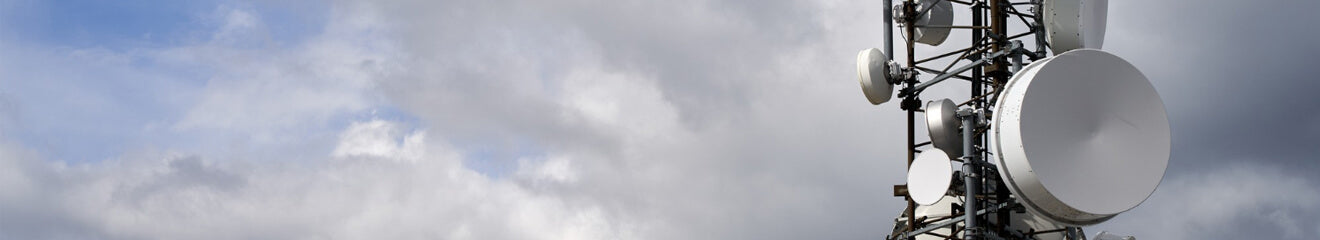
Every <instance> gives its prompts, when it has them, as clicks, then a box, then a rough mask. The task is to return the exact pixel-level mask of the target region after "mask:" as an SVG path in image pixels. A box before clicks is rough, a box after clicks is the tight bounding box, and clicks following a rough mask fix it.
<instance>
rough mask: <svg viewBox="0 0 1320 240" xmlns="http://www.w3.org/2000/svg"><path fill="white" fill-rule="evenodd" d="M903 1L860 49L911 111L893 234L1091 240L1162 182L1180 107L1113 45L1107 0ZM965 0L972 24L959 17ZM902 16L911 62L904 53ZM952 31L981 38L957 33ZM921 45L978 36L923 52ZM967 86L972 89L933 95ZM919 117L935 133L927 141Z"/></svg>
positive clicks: (867, 85)
mask: <svg viewBox="0 0 1320 240" xmlns="http://www.w3.org/2000/svg"><path fill="white" fill-rule="evenodd" d="M892 1H893V0H884V6H885V11H884V14H885V17H884V20H885V22H884V37H885V41H884V50H883V51H881V50H880V49H875V48H871V49H866V50H862V51H861V53H859V54H858V56H857V75H858V81H860V82H861V86H862V92H863V94H864V95H865V96H866V98H867V100H868V101H870V102H871V104H875V105H880V104H882V103H885V102H888V101H890V100H891V98H894V97H897V98H898V99H899V101H898V107H899V109H901V110H903V111H905V112H906V113H907V146H906V147H907V150H908V151H907V156H906V161H907V163H908V172H907V173H908V176H907V183H906V184H903V185H895V186H894V196H898V197H904V198H905V199H906V201H907V208H906V209H905V210H904V212H903V213H902V214H901V215H900V216H899V217H898V218H897V219H896V220H895V227H894V231H893V233H892V234H890V235H889V236H888V237H886V239H894V240H897V239H1039V240H1046V239H1086V237H1085V234H1084V233H1083V232H1082V229H1081V227H1083V226H1089V225H1094V224H1097V223H1100V222H1104V221H1106V220H1109V219H1111V218H1113V217H1114V216H1116V215H1118V214H1120V213H1123V212H1125V211H1128V210H1130V209H1132V208H1134V207H1136V206H1137V205H1139V204H1141V203H1142V202H1143V201H1145V200H1146V198H1148V197H1149V196H1150V194H1151V193H1153V192H1154V191H1155V188H1156V187H1157V186H1158V185H1159V183H1160V181H1161V180H1162V178H1163V177H1164V170H1165V168H1166V167H1167V166H1168V161H1169V150H1170V135H1169V134H1170V133H1169V121H1168V117H1167V115H1166V114H1165V111H1164V104H1163V102H1162V101H1161V100H1160V96H1159V94H1158V93H1157V92H1156V91H1155V88H1154V86H1152V85H1151V83H1150V81H1149V80H1148V79H1147V78H1146V76H1145V75H1143V74H1142V73H1141V71H1140V70H1138V69H1137V68H1136V67H1135V66H1133V65H1132V64H1131V63H1128V62H1127V61H1126V60H1123V59H1122V58H1120V57H1118V56H1115V55H1113V54H1110V53H1108V52H1105V51H1102V50H1099V49H1100V48H1101V45H1102V44H1103V41H1104V34H1105V22H1106V20H1105V19H1106V15H1107V11H1108V3H1107V0H1023V1H1009V0H900V1H899V3H898V4H893V3H892ZM955 7H957V8H956V9H955ZM955 10H957V11H958V12H968V13H970V16H969V19H970V23H954V13H955ZM1019 21H1020V22H1019ZM895 22H897V23H898V24H897V28H898V29H899V30H900V31H901V32H900V33H901V34H902V36H903V38H902V40H903V43H904V47H905V48H906V50H907V51H906V54H907V56H906V59H905V60H902V61H896V60H894V59H892V57H893V56H894V49H893V48H894V46H893V40H894V36H893V29H895V27H896V26H895V24H894V23H895ZM1011 25H1014V26H1015V27H1016V28H1019V29H1009V28H1010V26H1011ZM952 31H970V34H969V35H970V37H971V39H970V40H966V41H945V40H947V39H948V38H949V35H950V33H951V32H952ZM1023 40H1025V41H1027V42H1028V43H1023ZM918 44H922V45H929V46H939V45H941V44H966V46H965V47H962V46H959V47H957V48H956V50H953V51H949V52H945V53H941V54H935V55H931V56H917V55H918V53H917V51H916V47H918ZM919 57H920V58H919ZM950 79H954V81H947V80H950ZM953 83H966V84H968V85H969V86H970V90H971V91H970V92H971V94H970V95H968V96H965V97H952V98H936V99H935V100H934V101H928V102H923V99H922V97H923V93H925V91H926V90H927V89H930V88H931V87H932V86H935V85H937V84H946V85H947V84H953ZM895 90H897V93H895ZM955 99H957V101H955ZM918 115H920V118H922V119H925V123H926V129H921V130H925V132H926V133H927V134H928V135H929V141H926V142H917V140H918V139H917V134H918V130H919V129H917V125H916V121H917V120H918V118H919V116H918ZM955 162H957V164H956V165H958V166H960V167H961V168H959V169H955V168H954V166H955ZM1095 238H1097V239H1132V237H1118V236H1114V235H1111V234H1108V233H1105V232H1100V233H1099V234H1097V235H1095Z"/></svg>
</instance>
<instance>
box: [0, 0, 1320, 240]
mask: <svg viewBox="0 0 1320 240" xmlns="http://www.w3.org/2000/svg"><path fill="white" fill-rule="evenodd" d="M1109 4H1110V5H1109V21H1108V29H1107V35H1106V39H1105V45H1104V49H1105V50H1106V51H1109V52H1111V53H1114V54H1116V55H1118V56H1121V57H1123V58H1124V59H1126V60H1128V61H1130V62H1131V63H1133V64H1134V65H1135V66H1137V68H1139V69H1141V70H1142V71H1143V72H1144V73H1145V74H1146V75H1147V76H1148V77H1149V78H1150V79H1151V82H1152V83H1153V84H1154V86H1155V88H1156V90H1157V91H1159V93H1160V95H1161V97H1162V98H1163V100H1164V104H1165V106H1166V109H1167V112H1168V114H1169V120H1170V125H1171V127H1172V136H1173V142H1172V154H1171V155H1172V156H1171V158H1170V160H1169V166H1168V170H1167V172H1166V175H1165V177H1164V179H1163V181H1162V182H1161V184H1160V186H1159V188H1158V189H1157V190H1156V191H1155V193H1154V194H1152V196H1151V197H1150V198H1149V199H1148V200H1147V201H1146V202H1145V203H1143V204H1142V205H1141V206H1138V207H1137V208H1134V209H1132V210H1131V211H1129V212H1126V213H1123V214H1120V215H1119V216H1117V217H1115V218H1114V219H1112V220H1110V221H1108V222H1105V223H1102V224H1099V225H1096V226H1091V227H1088V228H1086V230H1087V231H1088V233H1092V234H1093V233H1096V232H1099V231H1102V230H1103V231H1108V232H1112V233H1117V234H1121V235H1134V236H1137V237H1138V238H1141V239H1242V238H1258V239H1310V238H1312V237H1310V236H1315V235H1317V234H1320V220H1317V219H1320V175H1317V174H1315V173H1316V172H1320V163H1317V162H1316V159H1317V158H1316V156H1320V147H1318V146H1320V95H1316V94H1314V93H1312V91H1314V90H1318V89H1320V81H1315V80H1313V79H1314V78H1315V76H1320V68H1316V67H1315V66H1313V65H1314V63H1316V60H1315V56H1318V55H1320V47H1316V46H1315V44H1314V43H1316V42H1320V31H1317V30H1314V29H1316V28H1315V27H1314V26H1312V25H1313V24H1314V23H1316V22H1320V17H1317V16H1320V15H1315V14H1312V13H1311V11H1313V10H1316V9H1320V2H1316V1H1292V0H1276V1H1199V2H1197V4H1187V3H1183V2H1180V1H1133V0H1115V1H1110V2H1109ZM882 7H883V6H882V5H881V3H880V1H845V0H824V1H786V0H764V1H728V0H674V1H636V0H619V1H583V0H558V1H532V0H492V1H447V0H441V1H415V0H380V1H355V0H342V1H311V0H283V1H223V0H222V1H93V0H68V1H66V0H55V1H35V0H0V239H804V238H810V239H880V238H883V236H885V235H887V234H888V233H889V232H890V231H891V229H892V226H893V221H894V218H895V217H896V216H898V214H899V212H900V211H901V210H902V208H903V205H904V204H903V200H902V198H897V197H893V196H892V192H891V188H892V185H895V184H902V183H903V181H904V180H903V179H904V177H905V176H904V174H905V171H904V163H903V158H904V157H905V156H904V153H905V152H904V150H903V143H904V141H905V138H904V137H905V128H904V126H903V123H904V121H905V119H904V114H902V112H901V111H900V110H899V109H898V107H897V105H896V104H893V103H890V104H886V105H880V106H872V105H870V104H869V103H867V101H866V100H865V98H864V97H863V95H862V93H861V91H859V89H858V85H857V83H856V80H855V78H856V73H855V63H854V61H855V56H856V53H857V51H858V50H861V49H865V48H871V47H881V46H882V42H883V40H884V39H883V38H882V36H881V31H880V30H881V28H882V26H881V22H882V19H881V11H882ZM955 21H956V22H960V21H961V22H965V21H967V20H966V15H965V14H964V15H961V16H959V17H958V18H956V19H955ZM958 39H967V37H966V33H959V32H958V31H957V30H955V33H954V34H953V35H952V36H951V40H950V41H958ZM955 48H956V45H955V44H946V45H943V46H939V47H926V46H922V47H919V48H917V51H919V53H923V54H931V53H938V52H941V51H947V50H950V49H955ZM925 77H929V76H925ZM960 87H961V86H952V85H949V86H948V87H945V86H941V87H939V88H933V89H932V90H930V91H928V93H929V94H943V95H947V96H953V98H954V100H955V101H961V100H965V99H966V98H967V97H966V96H967V95H968V94H967V93H966V90H962V89H961V88H960ZM960 91H961V92H960ZM919 135H921V134H919ZM919 138H924V136H923V137H919Z"/></svg>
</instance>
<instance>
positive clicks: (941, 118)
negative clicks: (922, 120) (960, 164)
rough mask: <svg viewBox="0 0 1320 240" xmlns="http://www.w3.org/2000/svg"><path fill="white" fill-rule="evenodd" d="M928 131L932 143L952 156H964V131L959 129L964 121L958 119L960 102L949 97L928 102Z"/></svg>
mask: <svg viewBox="0 0 1320 240" xmlns="http://www.w3.org/2000/svg"><path fill="white" fill-rule="evenodd" d="M925 111H926V114H925V115H926V132H928V133H929V134H930V144H931V145H935V148H939V149H940V150H944V152H946V153H948V154H949V157H950V158H959V157H962V156H963V139H962V132H961V131H960V130H959V129H958V127H959V126H962V121H960V120H958V104H956V103H953V100H949V99H948V98H945V99H940V100H935V101H930V102H929V103H926V109H925Z"/></svg>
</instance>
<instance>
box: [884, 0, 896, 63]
mask: <svg viewBox="0 0 1320 240" xmlns="http://www.w3.org/2000/svg"><path fill="white" fill-rule="evenodd" d="M883 4H884V5H885V12H884V16H885V57H888V58H889V59H885V60H894V16H893V14H894V0H884V3H883Z"/></svg>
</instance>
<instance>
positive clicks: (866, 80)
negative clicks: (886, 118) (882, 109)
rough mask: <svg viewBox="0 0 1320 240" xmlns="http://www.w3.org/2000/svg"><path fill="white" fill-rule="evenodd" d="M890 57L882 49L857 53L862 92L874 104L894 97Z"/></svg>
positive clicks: (858, 76) (858, 74) (858, 75)
mask: <svg viewBox="0 0 1320 240" xmlns="http://www.w3.org/2000/svg"><path fill="white" fill-rule="evenodd" d="M889 65H890V61H889V57H886V56H885V54H884V53H882V52H880V49H875V48H871V49H865V50H862V51H861V52H859V53H857V81H858V82H861V83H862V94H865V95H866V100H867V101H870V102H871V104H873V105H880V104H881V103H885V102H888V101H889V99H890V98H893V97H894V86H893V85H890V84H889V75H890V73H889Z"/></svg>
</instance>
